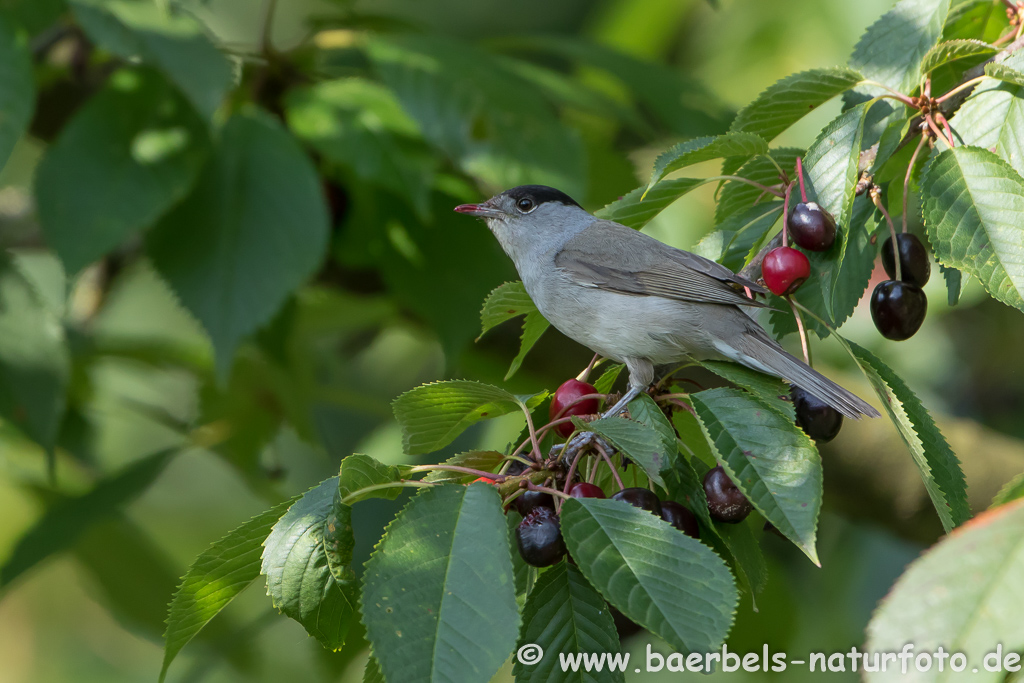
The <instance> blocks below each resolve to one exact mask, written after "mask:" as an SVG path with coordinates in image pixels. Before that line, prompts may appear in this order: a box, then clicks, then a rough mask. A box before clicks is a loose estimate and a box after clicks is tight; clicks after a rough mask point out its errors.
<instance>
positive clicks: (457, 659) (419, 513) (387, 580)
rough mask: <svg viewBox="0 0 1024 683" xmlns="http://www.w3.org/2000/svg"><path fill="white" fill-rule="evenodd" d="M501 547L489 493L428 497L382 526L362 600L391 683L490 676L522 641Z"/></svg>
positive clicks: (496, 500) (450, 489)
mask: <svg viewBox="0 0 1024 683" xmlns="http://www.w3.org/2000/svg"><path fill="white" fill-rule="evenodd" d="M507 538H508V537H507V535H506V531H505V519H504V517H503V516H502V513H501V499H500V497H499V496H498V493H497V491H495V490H494V487H493V486H489V485H487V484H472V485H470V486H467V487H463V486H439V487H435V488H429V489H425V490H423V491H421V492H420V493H419V494H418V495H417V496H416V497H414V498H413V499H412V501H411V502H410V503H409V505H407V506H406V507H405V509H404V510H402V512H401V513H399V515H398V516H397V517H396V518H395V519H394V521H393V522H392V523H391V524H390V525H389V526H388V530H387V533H386V534H385V536H384V540H383V541H381V543H380V544H379V545H378V546H377V548H376V549H375V550H374V553H373V555H372V556H371V557H370V560H369V561H368V562H367V563H366V571H365V572H364V574H363V586H364V587H363V597H362V612H363V623H364V624H365V625H366V633H367V636H368V638H369V640H370V642H371V643H372V644H373V651H374V653H375V655H376V658H377V660H378V662H379V663H380V668H381V671H382V672H383V673H384V676H385V677H386V678H387V679H388V680H391V681H408V680H417V681H467V682H469V681H480V680H489V679H490V677H491V676H493V675H494V673H495V672H496V671H497V670H498V668H499V667H500V666H501V665H502V663H503V662H504V661H505V659H506V657H508V655H509V654H510V653H511V652H512V649H513V648H514V647H515V643H516V639H517V637H518V633H519V610H518V608H517V606H516V596H515V583H514V580H513V576H512V560H511V556H510V555H509V547H508V543H507V540H506V539H507ZM483 605H486V609H483V608H482V606H483Z"/></svg>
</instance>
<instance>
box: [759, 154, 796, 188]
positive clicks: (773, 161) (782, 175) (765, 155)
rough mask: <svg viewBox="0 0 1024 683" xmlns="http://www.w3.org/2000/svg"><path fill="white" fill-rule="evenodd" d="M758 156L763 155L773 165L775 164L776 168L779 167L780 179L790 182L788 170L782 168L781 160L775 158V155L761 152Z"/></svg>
mask: <svg viewBox="0 0 1024 683" xmlns="http://www.w3.org/2000/svg"><path fill="white" fill-rule="evenodd" d="M758 156H762V157H764V158H765V159H767V160H768V161H770V162H772V166H774V167H775V168H776V169H778V171H779V179H780V180H781V181H782V182H783V183H788V182H789V176H787V175H786V172H785V171H783V170H782V166H779V162H777V161H776V160H775V157H773V156H772V155H771V154H759V155H758Z"/></svg>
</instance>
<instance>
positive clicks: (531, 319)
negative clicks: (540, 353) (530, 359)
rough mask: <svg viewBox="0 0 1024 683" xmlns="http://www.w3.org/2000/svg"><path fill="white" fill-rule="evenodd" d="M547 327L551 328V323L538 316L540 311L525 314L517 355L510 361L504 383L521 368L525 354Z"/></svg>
mask: <svg viewBox="0 0 1024 683" xmlns="http://www.w3.org/2000/svg"><path fill="white" fill-rule="evenodd" d="M549 327H551V323H549V322H548V321H547V318H545V317H544V316H543V315H541V314H540V311H532V312H530V313H527V314H526V318H525V319H524V320H523V334H522V336H521V337H520V338H519V353H517V354H516V357H515V358H513V359H512V364H511V365H510V366H509V368H508V372H506V373H505V380H506V381H507V380H509V379H510V378H511V377H512V375H514V374H516V372H517V371H518V370H519V368H520V367H522V365H523V361H524V360H526V354H528V353H529V352H530V349H532V348H533V345H534V344H536V343H537V341H538V340H539V339H540V338H541V336H542V335H543V334H544V333H545V332H547V331H548V328H549Z"/></svg>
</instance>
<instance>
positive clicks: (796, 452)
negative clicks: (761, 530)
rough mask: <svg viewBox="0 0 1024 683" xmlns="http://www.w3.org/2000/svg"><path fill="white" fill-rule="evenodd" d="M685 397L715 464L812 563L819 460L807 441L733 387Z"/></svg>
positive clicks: (815, 555) (815, 558)
mask: <svg viewBox="0 0 1024 683" xmlns="http://www.w3.org/2000/svg"><path fill="white" fill-rule="evenodd" d="M691 399H692V401H693V407H694V408H695V409H696V410H697V417H698V418H699V419H700V423H701V427H702V429H703V430H704V434H705V435H706V436H707V439H708V442H709V443H711V445H712V451H713V452H714V454H715V459H716V460H717V461H718V464H720V465H721V466H722V468H723V469H724V470H725V471H726V472H727V473H728V474H729V478H730V479H732V481H733V482H734V483H735V484H736V485H737V486H738V487H739V488H740V490H741V491H743V493H744V495H746V496H747V498H748V499H749V500H750V502H751V503H752V504H753V506H754V507H755V508H757V511H758V512H760V513H761V514H762V515H764V516H765V518H766V519H767V520H768V521H769V522H771V523H772V524H774V525H775V527H776V528H777V529H778V530H779V531H781V532H782V533H783V534H784V535H785V536H786V538H788V539H789V540H791V541H793V543H795V544H796V545H797V547H799V548H800V549H801V550H803V551H804V553H805V554H806V555H807V557H809V558H810V559H811V561H812V562H814V563H815V564H818V553H817V550H816V549H815V538H816V537H817V526H818V512H819V510H820V509H821V488H822V484H821V479H822V475H821V458H820V457H819V456H818V451H817V449H816V448H815V447H814V443H813V442H812V441H811V439H810V437H808V436H807V435H806V434H804V433H803V432H802V431H801V430H800V428H799V427H797V426H796V425H795V424H793V423H792V422H790V421H789V419H788V418H787V417H785V416H784V415H782V414H781V413H777V412H775V410H773V409H771V408H769V407H768V406H767V405H765V404H763V403H761V402H760V401H758V400H757V399H756V398H755V397H753V396H751V395H750V394H748V393H746V392H744V391H740V390H739V389H708V390H706V391H699V392H697V393H695V394H692V395H691Z"/></svg>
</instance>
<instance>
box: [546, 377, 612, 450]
mask: <svg viewBox="0 0 1024 683" xmlns="http://www.w3.org/2000/svg"><path fill="white" fill-rule="evenodd" d="M596 393H597V389H595V388H594V385H592V384H587V383H586V382H581V381H579V380H578V379H570V380H568V381H566V382H563V383H562V386H560V387H558V389H557V390H556V391H555V395H554V397H553V398H552V399H551V410H550V413H549V415H550V417H551V419H552V420H554V419H556V418H559V417H569V416H570V415H593V414H594V413H596V412H597V409H598V406H599V405H600V404H599V402H598V400H597V399H596V398H588V399H586V400H584V401H580V402H579V403H577V404H576V405H572V406H570V407H569V408H568V410H566V411H565V412H564V413H562V410H563V409H564V408H565V407H566V406H569V405H570V404H571V403H572V402H573V401H575V400H576V399H578V398H579V397H581V396H586V395H587V394H596ZM559 413H561V414H559ZM575 429H576V428H575V427H573V426H572V422H563V423H562V424H560V425H557V426H555V432H556V433H557V434H558V435H559V436H561V437H562V438H563V439H567V438H569V437H570V436H571V435H572V433H573V432H574V431H575Z"/></svg>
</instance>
